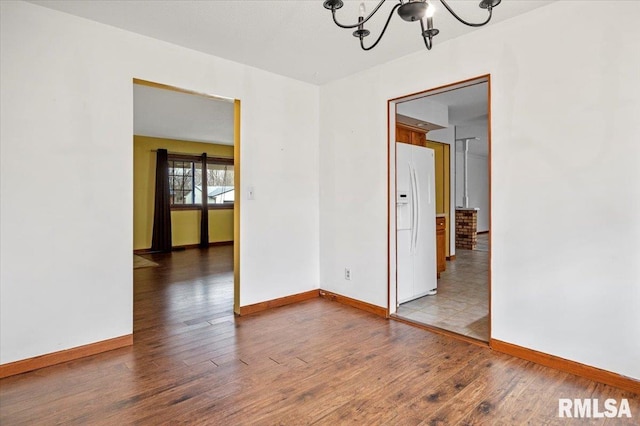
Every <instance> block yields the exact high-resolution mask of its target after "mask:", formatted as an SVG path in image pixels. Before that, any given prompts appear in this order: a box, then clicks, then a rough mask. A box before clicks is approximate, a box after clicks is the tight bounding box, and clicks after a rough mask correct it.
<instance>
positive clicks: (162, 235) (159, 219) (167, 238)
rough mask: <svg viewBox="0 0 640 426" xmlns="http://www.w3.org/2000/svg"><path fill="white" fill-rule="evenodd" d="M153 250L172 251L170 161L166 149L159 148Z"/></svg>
mask: <svg viewBox="0 0 640 426" xmlns="http://www.w3.org/2000/svg"><path fill="white" fill-rule="evenodd" d="M151 250H153V251H161V252H168V251H171V200H170V198H169V162H168V160H167V150H166V149H159V150H158V154H157V157H156V198H155V210H154V212H153V239H152V240H151Z"/></svg>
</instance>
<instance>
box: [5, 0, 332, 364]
mask: <svg viewBox="0 0 640 426" xmlns="http://www.w3.org/2000/svg"><path fill="white" fill-rule="evenodd" d="M0 7H1V13H0V15H1V25H0V27H1V31H2V32H1V36H0V42H1V45H0V51H1V55H2V56H1V61H0V62H1V74H0V77H1V78H0V81H1V84H2V86H1V90H2V96H1V115H0V120H1V126H0V128H1V130H0V131H1V137H0V140H1V144H0V149H1V193H2V205H1V222H0V234H1V236H2V238H1V247H0V248H1V253H2V257H1V260H0V270H1V272H0V274H1V275H0V278H1V284H0V290H1V294H2V297H1V301H0V347H1V351H0V362H1V363H7V362H11V361H15V360H19V359H24V358H28V357H33V356H37V355H41V354H45V353H50V352H53V351H58V350H63V349H67V348H71V347H75V346H79V345H83V344H87V343H92V342H96V341H100V340H104V339H108V338H112V337H117V336H121V335H126V334H129V333H131V332H132V304H133V300H132V256H131V252H132V241H133V231H132V214H133V213H132V209H133V203H132V196H133V189H132V181H133V172H132V167H133V157H132V156H133V154H132V152H133V151H132V143H133V142H132V140H133V87H132V79H133V78H134V77H136V78H141V79H146V80H150V81H155V82H160V83H164V84H169V85H173V86H177V87H182V88H186V89H190V90H194V91H198V92H205V93H213V94H217V95H220V96H227V97H233V98H239V99H241V100H242V129H241V136H242V145H241V148H242V152H241V157H242V160H241V161H242V175H241V179H242V184H243V189H244V188H246V186H248V185H253V186H254V187H255V191H256V199H255V201H243V203H242V217H241V223H240V228H241V250H242V253H241V259H242V264H241V294H240V302H241V304H242V305H247V304H252V303H256V302H259V301H263V300H268V299H274V298H277V297H282V296H286V295H289V294H293V293H299V292H303V291H307V290H311V289H314V288H318V276H319V272H318V268H319V265H318V226H319V225H318V210H319V207H318V190H319V186H318V132H319V129H318V125H319V119H318V115H319V111H318V109H319V97H318V96H319V90H318V88H317V87H315V86H311V85H308V84H305V83H301V82H298V81H294V80H291V79H288V78H284V77H281V76H277V75H274V74H270V73H267V72H264V71H260V70H257V69H255V68H251V67H247V66H243V65H240V64H237V63H233V62H229V61H226V60H222V59H219V58H215V57H211V56H208V55H205V54H201V53H197V52H195V51H191V50H188V49H184V48H181V47H177V46H174V45H171V44H167V43H164V42H160V41H157V40H153V39H150V38H147V37H143V36H139V35H135V34H131V33H127V32H125V31H122V30H118V29H115V28H112V27H107V26H104V25H100V24H96V23H94V22H91V21H87V20H83V19H80V18H76V17H73V16H70V15H66V14H62V13H59V12H55V11H52V10H49V9H45V8H42V7H39V6H35V5H32V4H28V3H22V2H19V3H16V2H4V1H3V2H1V6H0ZM45 182H46V183H47V184H48V185H49V187H50V190H49V191H44V192H43V191H42V188H43V183H45ZM35 194H37V196H36V195H35ZM69 194H73V196H72V197H70V196H69ZM69 199H74V200H79V201H78V202H75V203H74V204H69V203H68V200H69Z"/></svg>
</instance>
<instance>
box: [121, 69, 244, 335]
mask: <svg viewBox="0 0 640 426" xmlns="http://www.w3.org/2000/svg"><path fill="white" fill-rule="evenodd" d="M133 95H134V96H133V99H134V120H133V122H134V135H133V162H134V182H133V197H134V211H133V223H134V241H133V250H134V291H135V295H134V317H135V318H136V321H135V323H136V324H138V323H140V321H139V319H140V318H141V316H144V315H145V314H144V312H147V314H148V313H149V312H151V311H164V312H165V315H164V316H163V318H165V319H168V318H180V323H181V324H184V323H188V324H192V323H193V324H196V323H197V322H198V321H211V320H216V319H219V318H229V317H230V316H231V317H232V316H233V314H234V312H237V311H238V307H239V286H240V282H239V261H240V259H239V253H240V251H239V214H240V212H239V208H240V206H239V201H240V200H239V199H240V197H239V188H240V183H239V179H240V178H239V166H240V158H239V153H240V149H239V141H240V138H239V120H240V102H239V101H238V100H234V99H228V98H223V97H218V96H212V95H206V94H200V93H195V92H191V91H188V90H184V89H179V88H175V87H171V86H166V85H162V84H158V83H153V82H148V81H144V80H137V79H134V81H133ZM136 266H137V268H136ZM187 300H191V302H190V306H188V307H186V306H182V305H181V303H182V302H185V301H187ZM181 301H182V302H181ZM149 317H151V315H149ZM153 318H155V320H154V321H156V320H157V318H158V316H157V315H155V312H154V315H153ZM156 322H157V321H156ZM168 322H169V323H170V322H171V321H170V320H169V321H168ZM156 325H157V324H156ZM150 326H151V325H150ZM134 331H135V330H134Z"/></svg>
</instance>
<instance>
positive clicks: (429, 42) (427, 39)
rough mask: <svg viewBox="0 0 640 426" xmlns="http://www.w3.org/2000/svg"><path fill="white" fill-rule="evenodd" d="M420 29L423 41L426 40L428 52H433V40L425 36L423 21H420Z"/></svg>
mask: <svg viewBox="0 0 640 426" xmlns="http://www.w3.org/2000/svg"><path fill="white" fill-rule="evenodd" d="M420 29H421V30H422V32H421V33H420V34H422V39H423V40H424V45H425V47H426V48H427V50H431V48H432V47H433V40H432V39H431V37H426V36H425V35H424V22H423V21H422V19H421V20H420Z"/></svg>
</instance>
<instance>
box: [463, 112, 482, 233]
mask: <svg viewBox="0 0 640 426" xmlns="http://www.w3.org/2000/svg"><path fill="white" fill-rule="evenodd" d="M470 137H477V138H479V139H478V140H475V141H469V154H468V156H467V173H468V178H467V190H468V192H469V207H477V208H479V209H480V210H478V232H484V231H489V158H488V149H487V143H488V133H487V122H486V121H484V122H483V123H481V124H471V125H465V126H456V139H462V138H470ZM476 153H477V154H476ZM455 162H456V180H455V185H456V191H455V192H456V206H463V205H464V203H463V196H464V143H463V142H457V143H456V154H455Z"/></svg>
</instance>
